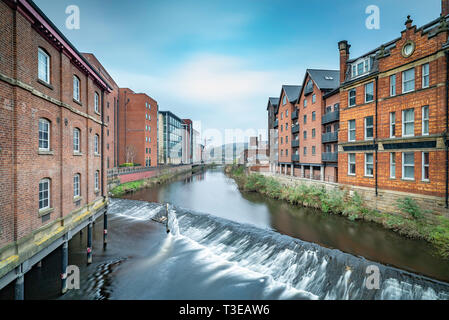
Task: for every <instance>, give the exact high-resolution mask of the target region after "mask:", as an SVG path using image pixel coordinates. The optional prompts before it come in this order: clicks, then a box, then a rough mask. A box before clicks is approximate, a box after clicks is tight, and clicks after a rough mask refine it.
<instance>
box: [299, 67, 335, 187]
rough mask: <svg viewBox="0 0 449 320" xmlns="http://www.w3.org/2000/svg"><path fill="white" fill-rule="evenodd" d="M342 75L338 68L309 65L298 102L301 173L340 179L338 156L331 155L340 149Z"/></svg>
mask: <svg viewBox="0 0 449 320" xmlns="http://www.w3.org/2000/svg"><path fill="white" fill-rule="evenodd" d="M339 78H340V73H339V71H338V70H320V69H308V70H307V71H306V74H305V76H304V80H303V84H302V89H301V92H300V95H299V99H298V103H297V104H296V105H295V111H296V113H297V120H296V124H297V127H296V128H297V132H296V133H294V136H293V139H292V141H293V142H294V143H295V144H292V147H293V153H294V163H295V167H296V168H298V169H299V170H300V172H299V175H300V176H301V177H305V178H311V179H315V180H326V181H332V182H335V181H336V172H337V169H336V167H337V159H336V158H333V157H329V155H330V154H332V153H334V152H337V147H336V143H337V141H338V112H337V113H333V112H334V111H336V110H337V111H338V108H339V107H338V103H339V94H338V91H336V89H338V87H339V85H340V79H339ZM336 116H337V117H336ZM325 152H327V153H326V154H324V153H325ZM323 154H324V156H325V158H324V159H323V158H322V157H323ZM295 175H298V174H297V173H295Z"/></svg>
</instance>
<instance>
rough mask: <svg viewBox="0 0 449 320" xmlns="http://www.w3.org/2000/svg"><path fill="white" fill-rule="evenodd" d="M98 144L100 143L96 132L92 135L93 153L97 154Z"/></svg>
mask: <svg viewBox="0 0 449 320" xmlns="http://www.w3.org/2000/svg"><path fill="white" fill-rule="evenodd" d="M99 144H100V137H99V136H98V134H96V135H95V137H94V152H95V154H99V153H100V152H99Z"/></svg>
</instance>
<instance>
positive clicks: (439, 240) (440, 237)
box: [430, 217, 449, 258]
mask: <svg viewBox="0 0 449 320" xmlns="http://www.w3.org/2000/svg"><path fill="white" fill-rule="evenodd" d="M439 220H440V224H439V225H437V226H436V227H434V228H433V230H432V231H431V232H430V239H431V241H432V242H433V243H434V244H435V245H436V247H437V248H438V251H439V253H440V254H441V255H442V256H443V257H446V258H449V219H448V218H446V217H439Z"/></svg>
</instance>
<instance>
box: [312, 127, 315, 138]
mask: <svg viewBox="0 0 449 320" xmlns="http://www.w3.org/2000/svg"><path fill="white" fill-rule="evenodd" d="M315 135H316V130H315V129H312V138H315Z"/></svg>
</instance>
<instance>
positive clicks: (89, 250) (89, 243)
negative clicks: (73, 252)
mask: <svg viewBox="0 0 449 320" xmlns="http://www.w3.org/2000/svg"><path fill="white" fill-rule="evenodd" d="M91 263H92V222H91V223H89V225H88V226H87V264H91Z"/></svg>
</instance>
